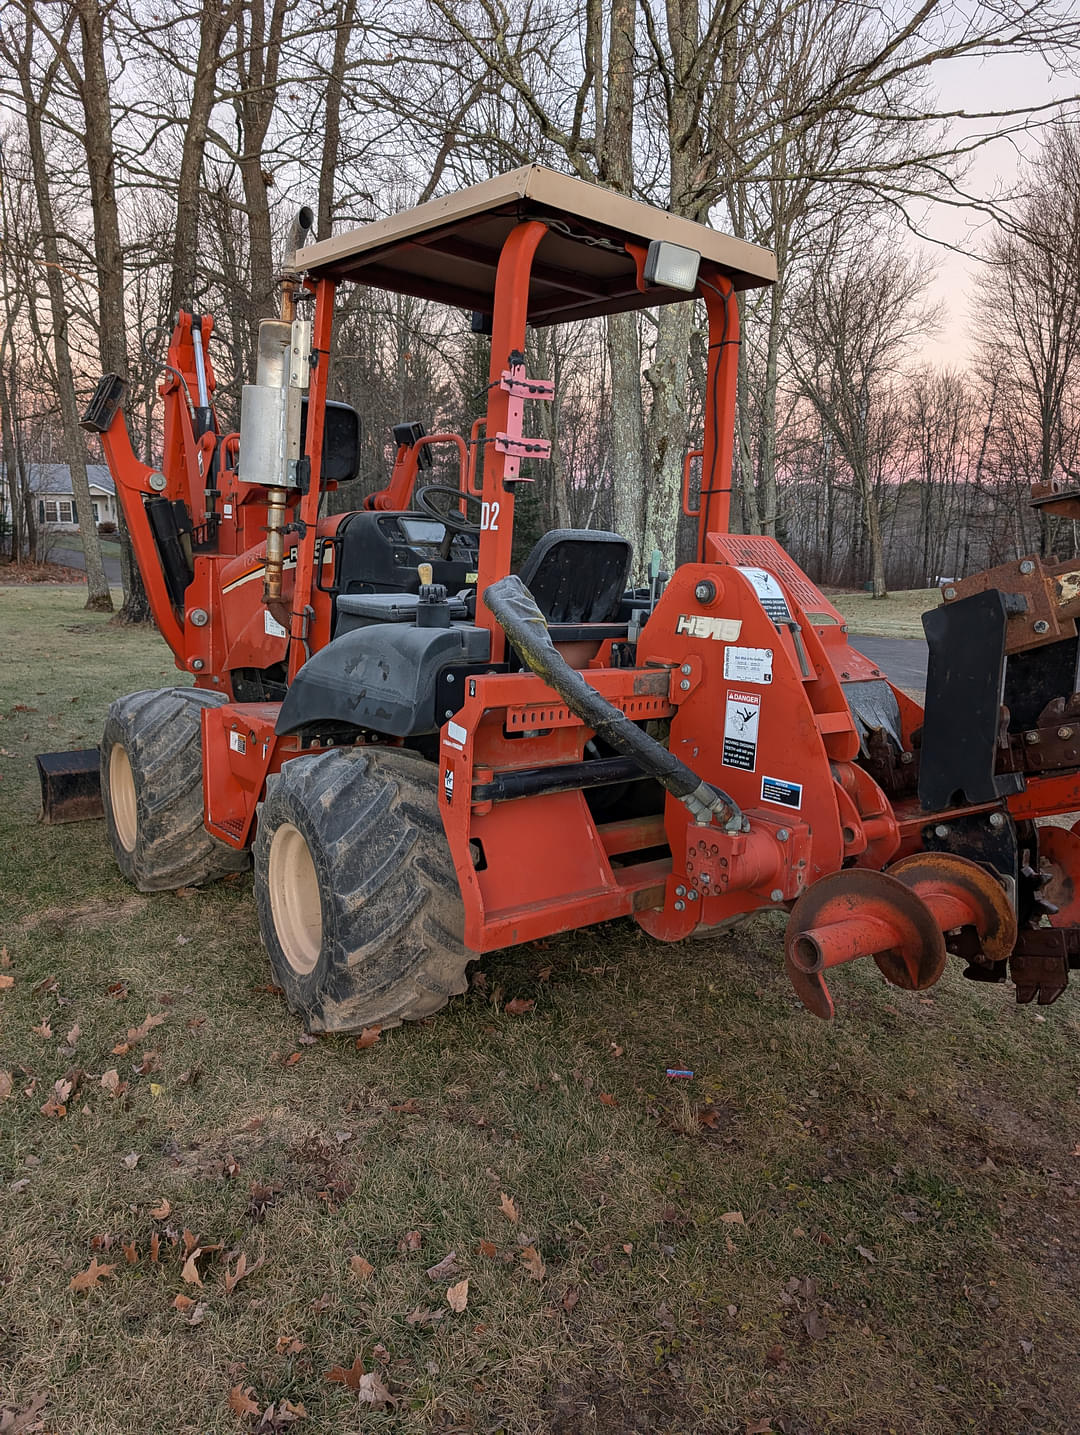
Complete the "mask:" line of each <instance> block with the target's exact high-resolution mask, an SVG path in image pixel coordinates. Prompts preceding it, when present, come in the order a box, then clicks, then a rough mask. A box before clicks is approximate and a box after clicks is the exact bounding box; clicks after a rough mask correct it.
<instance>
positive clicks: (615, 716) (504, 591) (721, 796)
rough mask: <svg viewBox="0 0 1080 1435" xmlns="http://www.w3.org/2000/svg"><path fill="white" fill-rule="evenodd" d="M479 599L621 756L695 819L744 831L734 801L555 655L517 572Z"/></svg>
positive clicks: (536, 669)
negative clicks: (629, 759)
mask: <svg viewBox="0 0 1080 1435" xmlns="http://www.w3.org/2000/svg"><path fill="white" fill-rule="evenodd" d="M484 602H485V603H486V604H487V606H488V608H489V609H490V610H491V612H492V613H493V614H494V615H495V617H496V619H497V620H498V623H499V626H500V627H501V628H502V629H503V631H504V632H505V634H506V636H507V637H508V638H509V639H510V641H511V643H513V645H514V647H515V648H516V649H517V651H518V652H519V653H520V654H521V657H522V659H523V661H524V662H525V664H526V665H527V666H528V667H529V669H530V670H531V671H532V672H534V673H535V674H536V675H537V677H539V678H543V680H544V682H545V683H547V685H548V686H549V687H551V688H554V689H555V691H556V692H557V693H558V694H559V696H560V697H561V698H562V700H563V702H564V703H565V704H566V706H567V707H568V708H569V709H570V711H571V712H573V713H576V714H577V716H578V717H579V718H580V719H581V720H582V722H583V723H585V724H587V726H589V727H591V728H592V729H593V730H594V731H595V732H596V735H597V736H598V737H600V738H603V740H604V741H605V742H606V743H608V744H609V745H610V746H611V747H613V748H614V749H615V751H616V752H621V753H622V754H623V756H624V757H632V758H633V759H634V760H635V761H636V762H637V763H638V764H639V765H640V766H641V768H642V770H643V771H644V772H647V773H648V774H649V775H650V776H651V777H655V778H656V780H657V782H659V783H660V785H661V786H662V787H665V788H666V789H667V790H668V792H670V793H671V794H672V796H674V797H677V798H678V799H679V801H680V802H682V803H684V804H685V806H686V807H687V808H689V810H690V812H691V813H692V815H693V817H694V820H695V821H696V822H704V823H708V822H710V821H712V820H713V819H714V818H715V819H716V821H718V822H719V823H721V824H722V826H723V827H724V828H725V829H726V830H727V831H728V832H746V831H748V830H749V825H750V824H749V823H748V821H747V819H746V818H745V816H744V815H743V813H742V811H741V809H740V808H739V807H737V806H736V804H735V802H734V801H733V800H732V799H731V798H730V797H729V796H728V795H727V793H726V792H721V791H720V790H719V789H718V788H715V787H713V786H711V785H710V784H709V783H707V782H702V780H701V779H700V778H699V777H698V775H697V773H695V772H694V771H693V770H692V769H691V768H689V767H687V765H686V763H685V762H680V761H679V759H678V758H677V757H675V756H674V755H673V754H672V753H670V752H669V751H668V750H667V748H666V747H662V746H661V745H660V743H658V742H655V741H654V740H653V739H652V738H651V737H649V736H648V735H647V734H646V733H644V732H643V731H642V730H641V728H639V727H638V726H637V725H636V724H635V723H633V722H631V720H630V719H629V718H628V717H627V716H626V714H625V713H623V712H620V711H619V709H618V708H616V707H613V706H612V705H611V703H609V702H608V701H607V699H606V698H603V697H601V696H600V694H599V693H598V692H597V691H596V689H595V688H594V687H592V686H591V685H590V684H589V683H587V682H586V681H585V679H584V678H583V677H582V676H581V674H580V673H579V672H578V671H577V669H576V668H572V667H570V665H569V664H568V663H567V662H566V661H565V660H564V659H563V658H562V657H561V656H560V654H559V652H558V650H557V649H556V647H555V644H554V643H553V642H552V641H551V636H550V634H549V633H548V630H547V623H546V622H545V621H544V615H543V614H542V613H541V612H540V609H539V608H538V607H537V606H536V601H535V599H534V598H533V596H532V594H531V593H530V592H529V590H528V588H526V587H525V585H524V583H522V581H521V579H520V578H519V577H518V576H517V574H516V573H512V574H510V576H509V577H507V578H500V579H499V581H498V582H497V583H492V584H491V586H490V587H489V588H487V589H485V591H484Z"/></svg>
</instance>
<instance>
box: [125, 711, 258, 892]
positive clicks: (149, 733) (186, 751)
mask: <svg viewBox="0 0 1080 1435" xmlns="http://www.w3.org/2000/svg"><path fill="white" fill-rule="evenodd" d="M225 701H226V698H225V696H224V694H222V693H207V692H203V691H201V689H199V688H160V689H158V690H156V691H154V692H148V693H129V694H128V696H127V697H126V698H119V699H118V700H117V701H116V702H114V703H113V705H112V706H111V707H110V708H109V714H108V717H107V718H106V719H105V731H104V734H103V735H102V739H101V795H102V798H103V799H104V804H105V822H106V826H107V827H108V831H109V840H110V841H111V843H112V848H113V852H114V854H115V856H116V861H117V865H118V866H119V868H120V871H121V872H122V873H123V874H124V876H125V877H126V878H127V880H128V881H129V882H131V883H132V884H133V885H134V886H136V887H137V888H138V889H139V891H140V892H168V891H173V890H175V889H176V888H177V887H197V886H199V885H200V884H201V883H203V882H212V881H214V880H215V879H216V878H218V877H224V876H225V875H226V874H227V873H229V872H242V871H243V870H244V869H245V868H246V867H247V866H248V863H249V861H250V858H249V855H248V853H247V852H246V851H238V850H237V849H236V848H234V847H230V846H228V844H227V843H225V842H221V841H220V840H219V839H218V838H216V837H212V836H211V835H210V833H209V832H207V830H206V827H205V826H204V824H203V763H202V718H201V714H202V710H203V708H211V707H220V706H221V704H222V703H224V702H225Z"/></svg>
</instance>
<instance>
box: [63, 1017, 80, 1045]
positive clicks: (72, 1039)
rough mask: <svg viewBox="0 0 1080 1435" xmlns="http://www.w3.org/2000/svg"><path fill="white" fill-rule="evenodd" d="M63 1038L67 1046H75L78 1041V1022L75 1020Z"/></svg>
mask: <svg viewBox="0 0 1080 1435" xmlns="http://www.w3.org/2000/svg"><path fill="white" fill-rule="evenodd" d="M64 1040H65V1041H66V1042H67V1044H68V1046H77V1045H78V1042H79V1023H78V1022H76V1023H75V1025H74V1026H73V1027H72V1028H71V1030H70V1031H69V1032H68V1034H67V1036H66V1037H65V1038H64Z"/></svg>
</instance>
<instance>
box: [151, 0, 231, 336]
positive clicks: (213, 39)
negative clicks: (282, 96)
mask: <svg viewBox="0 0 1080 1435" xmlns="http://www.w3.org/2000/svg"><path fill="white" fill-rule="evenodd" d="M236 9H237V5H236V0H230V3H229V4H227V5H225V6H224V7H222V6H221V5H219V4H216V3H215V0H203V4H202V9H201V12H200V16H199V55H198V59H197V60H196V62H195V79H194V82H193V84H192V87H191V110H190V113H189V115H188V118H187V123H186V125H185V126H184V146H183V150H182V151H181V154H180V174H179V178H178V180H177V184H176V226H175V228H174V230H173V244H172V269H171V273H170V275H169V309H168V313H169V318H170V321H171V320H172V317H173V316H174V315H175V314H176V311H177V310H178V309H179V308H180V307H181V305H183V304H185V303H187V304H193V303H194V300H195V294H196V291H197V283H198V271H199V262H198V254H199V191H200V187H201V184H202V166H203V156H204V154H205V153H206V139H207V131H208V129H209V126H210V116H211V113H212V112H213V108H214V91H215V87H216V83H217V73H218V67H219V64H220V60H219V53H220V50H221V42H222V39H223V37H224V36H225V34H226V33H227V32H228V30H229V28H230V26H231V25H232V24H233V23H234V22H235V20H236Z"/></svg>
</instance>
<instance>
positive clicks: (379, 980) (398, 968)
mask: <svg viewBox="0 0 1080 1435" xmlns="http://www.w3.org/2000/svg"><path fill="white" fill-rule="evenodd" d="M435 784H436V768H435V766H434V764H432V763H430V762H426V761H425V760H424V759H423V758H421V757H418V756H417V755H416V754H415V753H413V752H409V751H407V750H405V749H402V748H353V749H351V750H349V751H345V750H343V749H334V750H332V751H329V752H323V753H319V754H317V755H314V756H311V757H297V758H292V759H290V760H289V761H288V762H286V763H285V765H284V767H283V768H282V769H281V771H280V772H279V773H278V774H277V775H276V776H273V777H270V778H268V779H267V784H266V800H265V802H264V803H263V804H262V805H261V806H260V808H259V825H258V832H257V835H256V838H255V847H254V853H255V901H256V905H257V908H258V914H259V927H260V929H261V931H262V937H263V943H264V944H265V946H266V950H267V952H268V954H269V957H270V964H271V966H272V967H273V970H274V975H275V978H276V980H277V983H278V985H279V986H281V987H282V989H283V990H284V992H285V998H286V1000H287V1002H288V1004H289V1006H290V1007H291V1008H292V1010H293V1011H295V1012H298V1013H300V1014H301V1015H302V1016H303V1018H304V1022H305V1024H306V1026H307V1028H308V1030H309V1031H315V1032H320V1031H359V1030H361V1029H362V1028H363V1027H366V1026H367V1027H370V1026H380V1027H392V1026H397V1025H398V1024H399V1023H400V1022H402V1021H415V1020H417V1019H418V1018H420V1017H425V1016H428V1015H429V1014H430V1013H431V1012H434V1011H438V1010H439V1008H440V1007H442V1006H445V1005H446V1003H447V1002H448V1001H449V1000H450V998H451V997H452V996H454V995H456V994H457V993H458V992H463V991H464V990H465V987H466V985H467V982H466V978H465V969H466V967H467V966H468V964H469V962H470V961H471V960H472V954H470V953H469V952H468V951H466V949H465V945H464V925H465V917H464V908H463V906H462V901H461V892H460V889H459V887H458V882H457V876H456V873H455V871H454V864H453V861H452V859H451V857H450V849H449V847H448V846H447V842H446V835H445V833H444V831H443V825H442V817H441V814H440V812H439V804H438V798H437V795H436V785H435Z"/></svg>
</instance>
